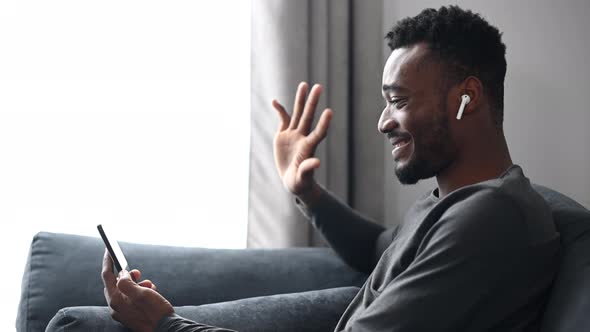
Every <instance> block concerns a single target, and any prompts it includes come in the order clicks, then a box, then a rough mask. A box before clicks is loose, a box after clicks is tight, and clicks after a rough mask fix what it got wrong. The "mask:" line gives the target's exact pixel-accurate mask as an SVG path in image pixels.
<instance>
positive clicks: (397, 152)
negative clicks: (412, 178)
mask: <svg viewBox="0 0 590 332" xmlns="http://www.w3.org/2000/svg"><path fill="white" fill-rule="evenodd" d="M389 142H390V143H391V145H393V151H391V154H392V155H393V159H394V160H398V159H400V158H401V157H402V156H403V155H404V154H405V152H406V151H407V149H406V148H407V147H409V145H410V143H411V142H412V139H411V138H410V137H395V138H390V139H389Z"/></svg>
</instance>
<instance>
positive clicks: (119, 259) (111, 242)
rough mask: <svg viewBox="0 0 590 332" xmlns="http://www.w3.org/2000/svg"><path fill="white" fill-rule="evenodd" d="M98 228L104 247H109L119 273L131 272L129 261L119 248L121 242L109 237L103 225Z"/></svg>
mask: <svg viewBox="0 0 590 332" xmlns="http://www.w3.org/2000/svg"><path fill="white" fill-rule="evenodd" d="M96 228H97V229H98V232H99V233H100V237H102V240H103V241H104V245H105V247H107V250H108V251H109V254H110V255H111V258H112V259H113V263H114V264H115V268H116V269H117V273H119V272H121V271H122V270H127V271H129V265H128V264H127V259H126V258H125V255H123V251H121V247H119V242H117V240H115V239H114V238H113V237H112V236H107V233H105V231H104V227H103V226H102V225H98V226H96Z"/></svg>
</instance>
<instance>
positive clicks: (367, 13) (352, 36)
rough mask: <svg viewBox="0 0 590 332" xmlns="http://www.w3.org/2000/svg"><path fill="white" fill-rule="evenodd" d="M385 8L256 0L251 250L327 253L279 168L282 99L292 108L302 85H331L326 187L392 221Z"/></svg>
mask: <svg viewBox="0 0 590 332" xmlns="http://www.w3.org/2000/svg"><path fill="white" fill-rule="evenodd" d="M382 12H383V4H382V1H381V0H379V1H360V0H357V1H353V0H307V1H292V0H291V1H289V0H253V1H252V53H251V54H252V81H251V82H252V85H251V89H252V99H251V114H252V118H251V154H250V184H249V188H250V189H249V216H248V217H249V223H248V247H267V248H268V247H294V246H319V245H323V240H322V239H321V238H320V237H319V236H318V234H317V233H316V232H315V230H314V229H313V227H312V226H311V225H310V224H309V223H308V222H307V221H306V220H305V219H304V218H303V216H302V215H301V213H300V212H299V210H298V209H297V207H296V206H295V204H294V201H293V197H292V196H291V195H290V194H289V193H287V192H286V190H285V189H284V188H283V186H282V183H281V181H280V179H279V176H278V174H277V171H276V169H275V166H274V159H273V153H272V139H273V136H274V133H275V131H276V128H277V126H278V117H277V114H276V112H275V111H274V109H272V107H271V104H270V103H271V100H272V99H273V98H276V99H278V100H279V101H281V102H282V103H283V104H284V105H285V106H287V107H288V109H289V111H290V110H291V108H292V103H293V98H294V95H295V89H296V87H297V84H298V83H299V82H300V81H308V82H309V83H310V84H313V83H321V84H323V85H324V87H325V89H324V94H323V96H322V99H321V101H320V104H319V106H318V112H317V113H318V114H319V113H320V112H321V110H323V109H324V108H325V107H327V106H329V107H331V108H332V109H334V112H335V116H334V117H333V119H332V120H333V121H332V123H331V126H330V130H329V133H328V137H327V138H326V140H325V141H324V142H323V143H322V144H321V145H320V147H319V149H318V151H317V156H318V157H319V158H320V160H321V162H322V166H321V168H320V169H319V170H318V171H317V172H316V178H317V179H318V181H319V182H320V183H321V184H322V185H323V186H324V187H326V188H328V189H329V190H330V191H332V192H333V193H335V194H336V195H337V196H338V197H340V198H341V199H342V200H343V201H345V202H346V203H348V204H349V205H351V206H352V207H354V208H356V209H358V210H359V211H361V212H362V213H365V214H366V215H368V216H370V217H372V218H374V219H375V220H376V221H378V222H383V216H384V210H385V206H384V204H385V203H384V199H385V184H384V182H385V181H386V180H389V179H385V178H384V176H383V174H384V166H385V158H384V157H385V155H384V153H383V150H384V142H385V140H384V139H383V137H382V135H380V134H379V133H378V131H377V120H378V118H379V115H380V112H381V109H382V106H383V104H382V101H381V100H382V99H381V93H380V85H381V84H380V83H381V74H382V68H383V63H384V47H385V43H384V40H383V36H384V28H383V24H382V15H383V14H382Z"/></svg>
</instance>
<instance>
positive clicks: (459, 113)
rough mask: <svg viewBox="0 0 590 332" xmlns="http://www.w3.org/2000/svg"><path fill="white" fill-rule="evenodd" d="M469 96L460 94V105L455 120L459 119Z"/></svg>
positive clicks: (468, 100) (469, 99)
mask: <svg viewBox="0 0 590 332" xmlns="http://www.w3.org/2000/svg"><path fill="white" fill-rule="evenodd" d="M470 101H471V98H470V97H469V95H462V96H461V106H459V112H458V113H457V120H461V117H462V116H463V110H465V105H467V104H469V102H470Z"/></svg>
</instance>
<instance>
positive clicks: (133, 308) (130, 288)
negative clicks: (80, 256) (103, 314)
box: [102, 251, 174, 332]
mask: <svg viewBox="0 0 590 332" xmlns="http://www.w3.org/2000/svg"><path fill="white" fill-rule="evenodd" d="M140 277H141V272H140V271H139V270H132V271H131V272H127V271H125V270H123V271H121V273H120V274H119V278H115V275H114V274H113V261H112V260H111V256H110V255H109V253H108V252H107V251H105V254H104V257H103V262H102V280H103V283H104V296H105V298H106V300H107V303H108V305H109V307H111V316H112V317H113V319H115V320H116V321H118V322H120V323H121V324H123V325H125V326H126V327H128V328H130V329H131V330H133V331H138V332H139V331H141V332H144V331H150V332H151V331H154V330H155V328H156V325H157V323H158V321H159V320H160V319H161V318H163V317H164V316H169V315H172V314H173V313H174V308H172V305H171V304H170V302H168V301H167V300H166V299H165V298H164V297H162V295H160V294H159V293H158V292H157V291H156V285H154V284H153V283H152V282H151V281H149V280H143V281H141V282H139V283H136V282H135V281H133V279H135V280H139V278H140Z"/></svg>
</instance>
